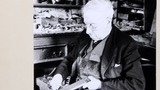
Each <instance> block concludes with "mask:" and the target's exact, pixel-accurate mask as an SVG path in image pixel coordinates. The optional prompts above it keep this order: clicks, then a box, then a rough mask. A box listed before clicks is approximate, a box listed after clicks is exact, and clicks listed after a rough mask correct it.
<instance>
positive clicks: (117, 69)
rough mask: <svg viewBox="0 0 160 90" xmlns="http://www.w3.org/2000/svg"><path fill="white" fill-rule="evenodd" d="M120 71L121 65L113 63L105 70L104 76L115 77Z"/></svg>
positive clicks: (118, 75) (119, 74)
mask: <svg viewBox="0 0 160 90" xmlns="http://www.w3.org/2000/svg"><path fill="white" fill-rule="evenodd" d="M121 72H122V65H121V64H114V65H112V66H111V67H110V68H109V69H108V70H107V71H106V72H105V77H106V78H117V77H120V76H121Z"/></svg>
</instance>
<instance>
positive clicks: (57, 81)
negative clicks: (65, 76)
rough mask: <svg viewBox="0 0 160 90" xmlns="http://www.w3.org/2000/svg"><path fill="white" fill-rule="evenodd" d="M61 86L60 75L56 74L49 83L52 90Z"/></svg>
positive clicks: (56, 89)
mask: <svg viewBox="0 0 160 90" xmlns="http://www.w3.org/2000/svg"><path fill="white" fill-rule="evenodd" d="M61 84H62V75H61V74H56V75H55V76H54V77H53V78H52V80H51V82H50V85H51V87H52V90H58V89H59V87H60V86H61Z"/></svg>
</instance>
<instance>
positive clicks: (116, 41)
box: [56, 27, 145, 90]
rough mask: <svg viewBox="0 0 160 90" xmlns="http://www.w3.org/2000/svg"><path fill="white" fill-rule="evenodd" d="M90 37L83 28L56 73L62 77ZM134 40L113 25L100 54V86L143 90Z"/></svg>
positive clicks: (122, 89) (142, 76) (110, 88)
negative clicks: (73, 46) (75, 43)
mask: <svg viewBox="0 0 160 90" xmlns="http://www.w3.org/2000/svg"><path fill="white" fill-rule="evenodd" d="M90 41H91V39H90V37H89V36H88V35H87V34H85V31H84V32H82V35H81V36H80V39H79V40H77V45H76V46H75V48H74V49H73V51H72V52H71V53H70V54H69V55H68V56H67V57H66V59H65V60H63V61H62V62H61V64H60V65H59V66H58V68H57V70H56V73H60V74H62V77H63V79H65V78H66V77H67V76H68V75H70V73H71V67H72V64H73V62H74V60H76V58H77V57H78V55H79V51H80V50H81V49H82V48H83V47H84V46H85V45H86V43H88V42H90ZM140 59H141V57H140V55H139V53H138V49H137V45H136V42H135V41H134V40H133V39H132V38H131V37H129V36H128V35H126V34H125V33H123V32H121V31H119V30H118V29H117V28H115V27H113V28H112V31H111V33H110V34H109V37H108V39H107V41H106V44H105V47H104V51H103V54H102V56H101V67H100V72H101V73H100V74H101V81H102V88H101V90H144V88H145V79H144V75H143V71H142V67H141V63H140Z"/></svg>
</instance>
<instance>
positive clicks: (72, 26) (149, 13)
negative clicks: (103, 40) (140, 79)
mask: <svg viewBox="0 0 160 90" xmlns="http://www.w3.org/2000/svg"><path fill="white" fill-rule="evenodd" d="M33 1H34V2H33V8H34V13H33V20H34V23H33V24H34V27H33V31H34V46H33V48H34V63H33V64H34V90H51V88H50V86H49V84H48V83H49V81H50V80H51V79H52V76H53V75H54V71H55V70H56V67H57V66H58V65H59V63H60V62H61V61H63V60H64V58H65V57H66V56H67V55H68V54H69V52H71V50H72V49H73V47H74V45H75V43H74V42H75V40H76V39H77V38H78V36H79V35H80V33H81V32H82V31H83V30H84V29H85V25H84V23H83V18H82V14H81V7H82V6H83V5H85V4H86V3H87V2H88V1H89V0H33ZM111 2H112V4H113V7H114V16H113V25H115V26H116V27H117V28H118V29H120V30H121V31H122V32H125V33H127V34H128V35H129V36H131V37H132V38H133V39H134V40H135V41H136V42H137V44H138V51H139V53H140V55H141V64H142V69H143V72H144V76H145V79H146V87H145V90H156V0H111ZM68 78H69V77H68ZM68 80H69V79H68ZM68 80H66V81H65V82H64V84H68Z"/></svg>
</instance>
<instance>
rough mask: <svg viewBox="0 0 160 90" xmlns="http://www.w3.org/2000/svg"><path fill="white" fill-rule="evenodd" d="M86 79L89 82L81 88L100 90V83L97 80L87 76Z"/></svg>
mask: <svg viewBox="0 0 160 90" xmlns="http://www.w3.org/2000/svg"><path fill="white" fill-rule="evenodd" d="M88 78H89V79H90V80H91V81H89V82H88V83H86V84H85V85H83V88H84V89H85V88H88V89H89V90H95V89H100V88H101V81H100V80H99V79H96V78H95V77H93V76H88Z"/></svg>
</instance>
